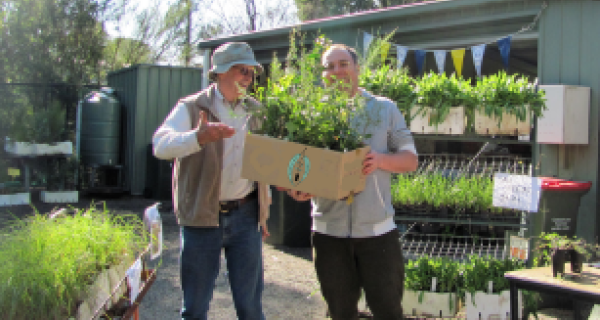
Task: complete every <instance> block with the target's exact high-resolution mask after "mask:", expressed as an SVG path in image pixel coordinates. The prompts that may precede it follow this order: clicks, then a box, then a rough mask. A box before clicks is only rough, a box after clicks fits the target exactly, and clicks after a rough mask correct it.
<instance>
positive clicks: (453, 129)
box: [410, 72, 475, 134]
mask: <svg viewBox="0 0 600 320" xmlns="http://www.w3.org/2000/svg"><path fill="white" fill-rule="evenodd" d="M414 90H415V95H416V103H415V106H414V107H413V108H412V110H411V115H414V116H413V118H412V120H411V125H410V129H411V131H412V132H417V133H445V134H462V133H464V130H465V107H470V106H472V105H473V104H474V103H475V100H474V96H473V95H472V93H471V90H472V88H471V85H470V83H469V82H468V81H467V80H464V79H463V78H462V77H457V76H456V75H454V74H453V75H452V76H450V77H448V76H446V75H445V74H437V73H434V72H431V73H429V74H426V75H424V76H423V77H422V78H420V79H417V80H415V89H414Z"/></svg>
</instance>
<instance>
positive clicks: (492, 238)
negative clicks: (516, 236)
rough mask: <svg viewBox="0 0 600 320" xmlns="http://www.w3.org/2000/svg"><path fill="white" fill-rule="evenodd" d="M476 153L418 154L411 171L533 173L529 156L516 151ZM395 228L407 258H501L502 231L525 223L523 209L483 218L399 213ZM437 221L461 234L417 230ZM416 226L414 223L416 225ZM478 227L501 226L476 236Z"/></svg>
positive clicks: (490, 175) (452, 176) (448, 174)
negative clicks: (499, 153) (399, 234)
mask: <svg viewBox="0 0 600 320" xmlns="http://www.w3.org/2000/svg"><path fill="white" fill-rule="evenodd" d="M487 145H488V144H486V145H484V147H483V148H482V149H481V150H480V152H479V153H477V154H476V155H472V154H471V155H469V154H421V155H419V167H418V169H417V170H416V171H415V172H413V173H411V174H413V175H415V176H416V175H423V174H429V173H440V174H442V175H443V176H444V177H447V178H449V179H456V178H459V177H463V176H467V177H487V178H490V179H491V178H493V176H494V174H495V173H510V174H519V175H529V176H531V175H532V174H533V165H532V161H531V158H527V157H523V156H517V155H498V154H493V155H490V154H486V150H485V147H486V146H487ZM395 221H396V223H397V224H398V229H399V230H400V231H401V234H402V236H401V244H402V249H403V252H404V255H405V258H407V259H416V258H418V257H421V256H430V257H438V256H439V257H442V256H443V257H449V258H452V259H454V260H465V259H466V258H467V257H468V256H469V255H472V254H476V255H480V256H492V257H495V258H503V257H505V256H507V254H508V251H507V249H506V248H505V244H506V243H508V241H506V240H505V236H504V234H505V233H506V231H511V232H514V231H519V230H521V229H522V228H527V227H528V220H527V218H526V215H525V214H524V213H520V216H519V215H514V216H513V217H498V218H497V219H496V218H490V217H487V218H483V217H481V216H477V215H469V214H461V215H456V216H453V215H451V214H448V216H445V217H440V216H436V215H427V214H418V213H410V212H409V213H406V212H405V213H402V214H397V215H396V216H395ZM426 224H439V225H444V226H461V228H462V230H463V232H462V234H461V235H454V234H443V233H426V232H421V233H419V232H418V226H419V225H426ZM415 226H417V227H415ZM478 228H500V229H504V230H505V232H503V233H502V234H490V235H489V236H479V235H477V234H476V233H475V232H473V233H472V234H468V233H469V231H471V230H477V229H478Z"/></svg>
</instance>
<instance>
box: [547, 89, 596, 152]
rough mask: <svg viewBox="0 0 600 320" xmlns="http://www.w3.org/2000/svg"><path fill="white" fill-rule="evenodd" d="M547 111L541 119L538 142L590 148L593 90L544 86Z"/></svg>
mask: <svg viewBox="0 0 600 320" xmlns="http://www.w3.org/2000/svg"><path fill="white" fill-rule="evenodd" d="M539 89H540V90H544V91H545V93H546V107H547V110H545V111H544V112H543V113H542V116H541V117H539V118H538V119H537V138H536V139H537V142H538V143H546V144H588V143H589V121H590V120H589V115H590V88H589V87H579V86H570V85H540V86H539Z"/></svg>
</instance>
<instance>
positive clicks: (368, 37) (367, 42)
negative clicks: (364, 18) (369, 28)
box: [363, 32, 373, 57]
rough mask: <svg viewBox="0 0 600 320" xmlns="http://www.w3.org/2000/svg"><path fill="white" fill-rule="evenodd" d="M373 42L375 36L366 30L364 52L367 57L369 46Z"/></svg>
mask: <svg viewBox="0 0 600 320" xmlns="http://www.w3.org/2000/svg"><path fill="white" fill-rule="evenodd" d="M371 42H373V36H372V35H370V34H368V33H366V32H365V33H364V35H363V51H364V52H363V54H364V56H365V57H366V56H367V54H368V53H369V46H370V45H371Z"/></svg>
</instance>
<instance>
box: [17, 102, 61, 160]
mask: <svg viewBox="0 0 600 320" xmlns="http://www.w3.org/2000/svg"><path fill="white" fill-rule="evenodd" d="M65 112H66V111H65V110H64V108H63V107H62V106H61V104H60V103H58V102H54V103H52V104H51V105H50V106H49V107H48V108H47V109H40V110H33V109H32V108H28V107H25V106H22V107H19V108H15V110H14V111H13V117H14V118H15V119H18V120H13V121H12V122H9V125H10V128H9V129H8V136H7V137H6V138H5V150H6V152H9V153H12V154H15V155H19V156H35V155H52V154H66V155H69V154H73V143H72V142H70V141H62V140H63V139H62V138H63V135H64V129H65V119H66V116H65V115H66V114H65Z"/></svg>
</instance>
